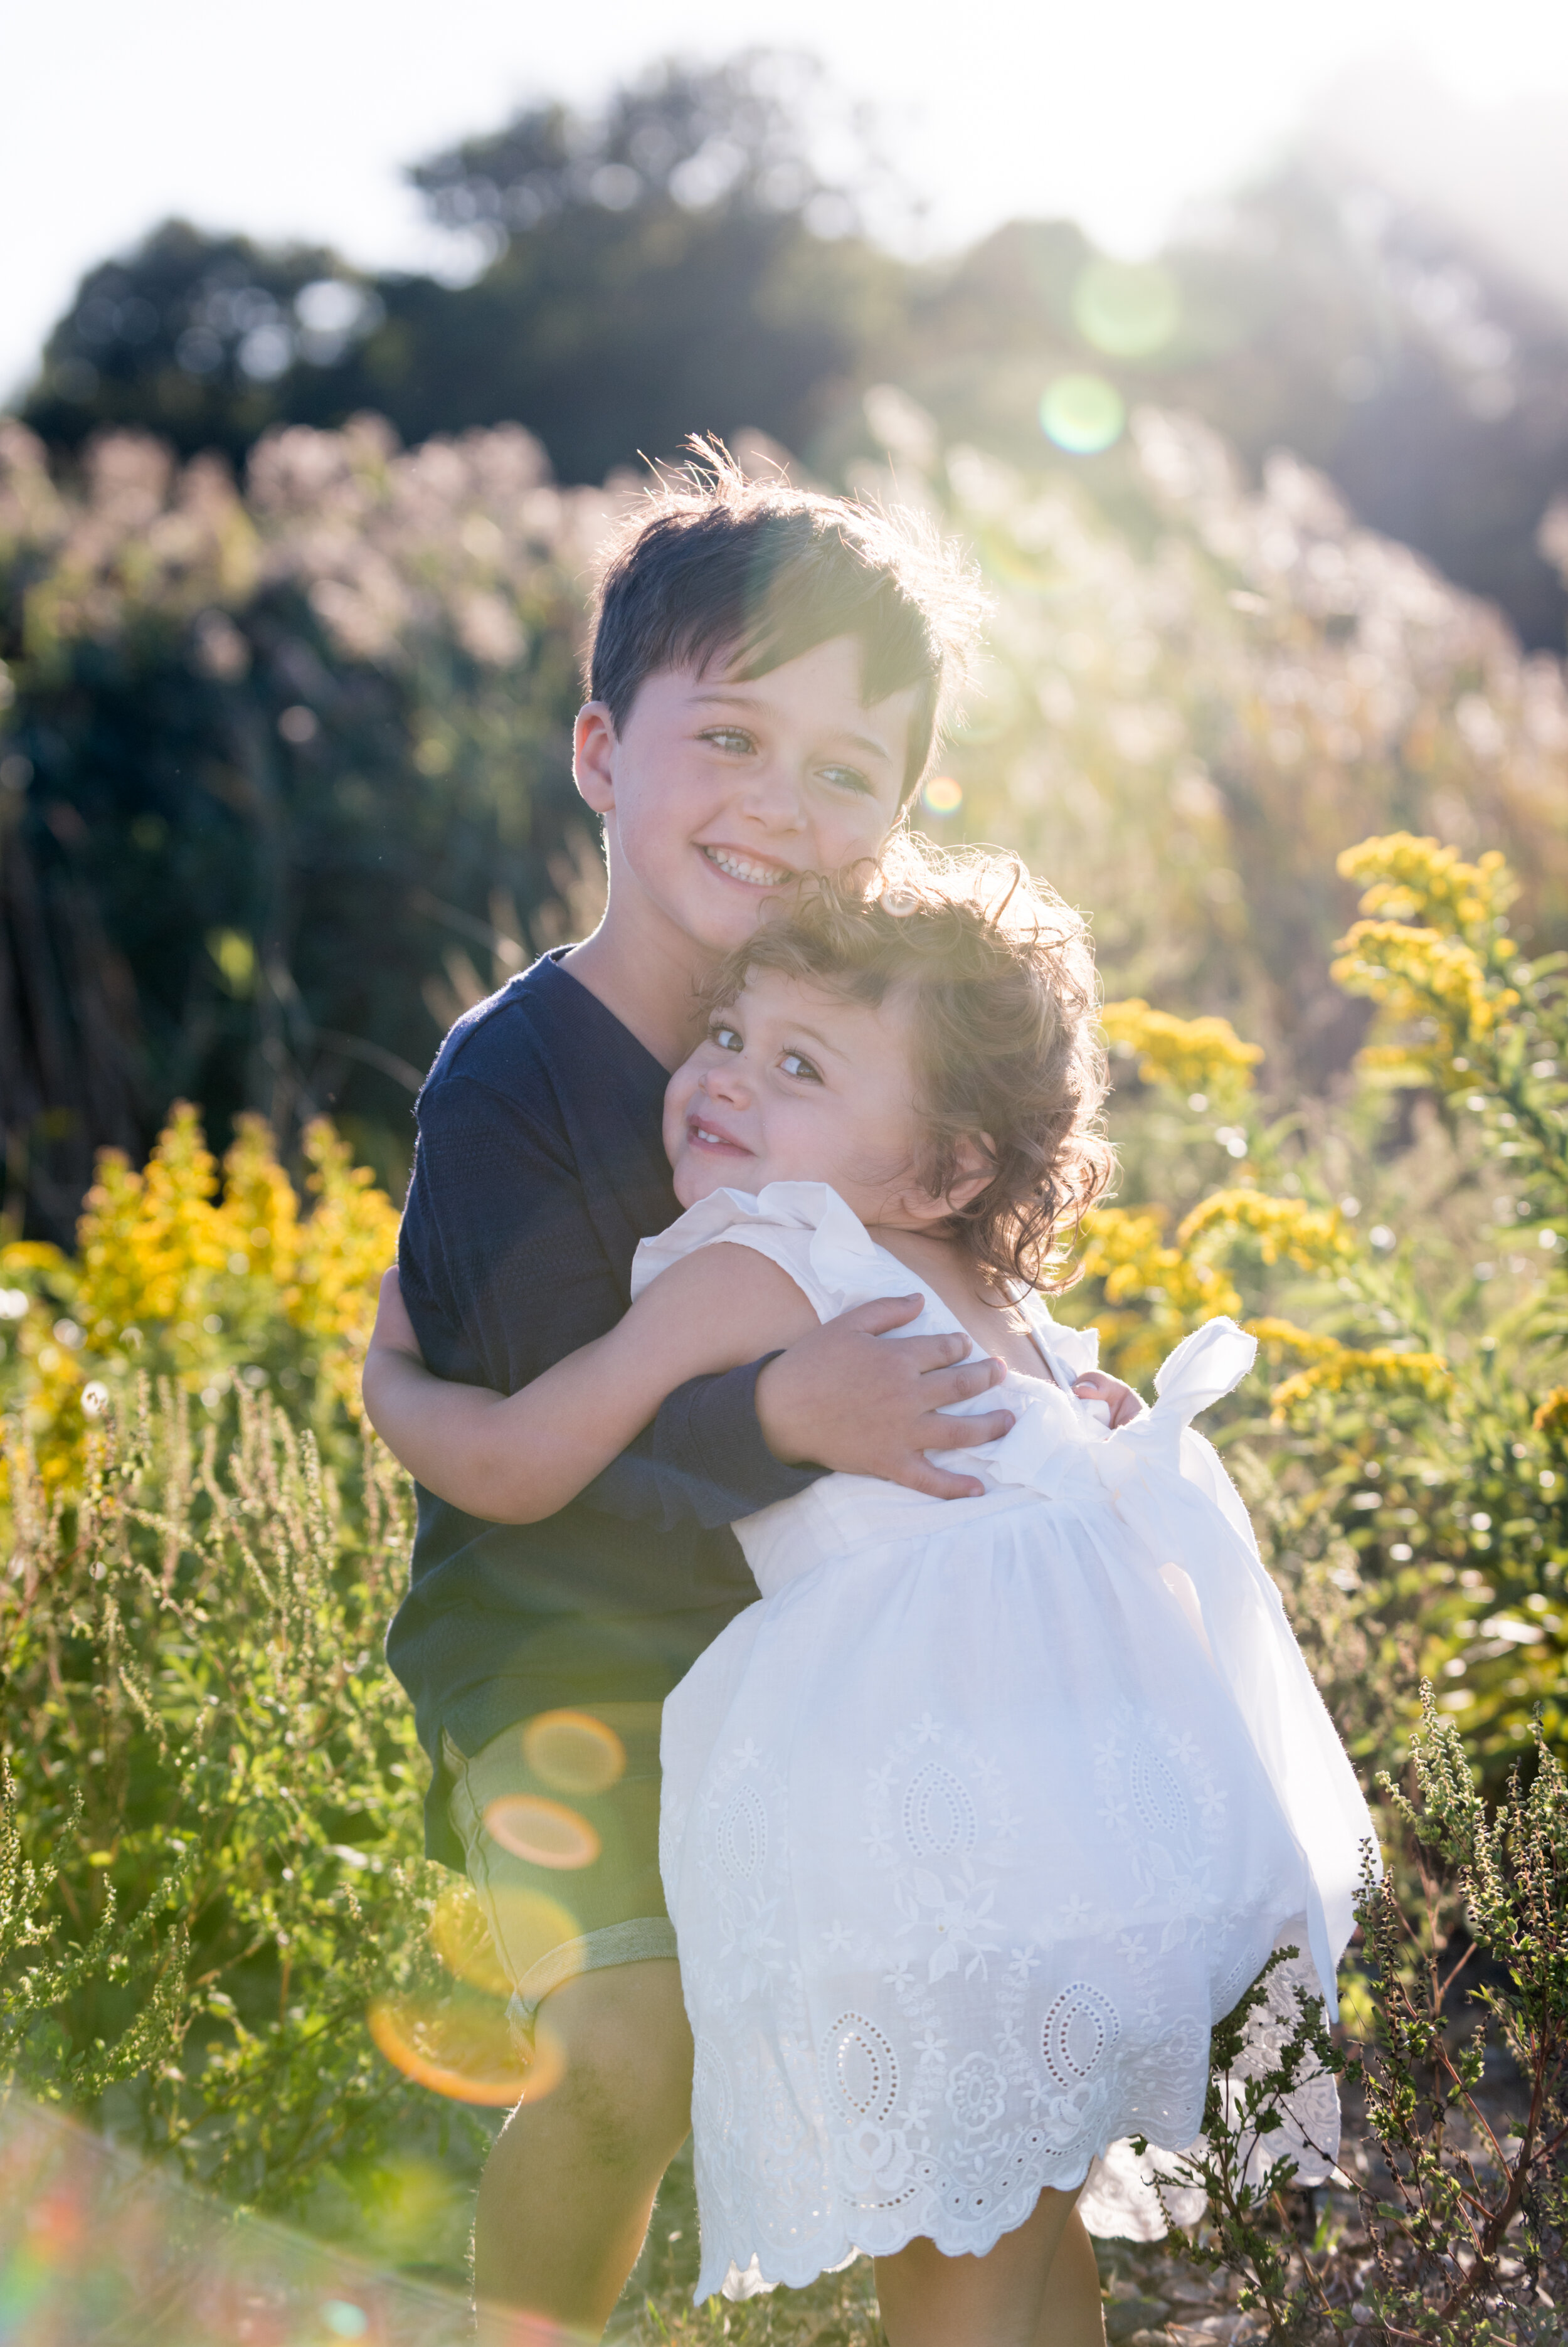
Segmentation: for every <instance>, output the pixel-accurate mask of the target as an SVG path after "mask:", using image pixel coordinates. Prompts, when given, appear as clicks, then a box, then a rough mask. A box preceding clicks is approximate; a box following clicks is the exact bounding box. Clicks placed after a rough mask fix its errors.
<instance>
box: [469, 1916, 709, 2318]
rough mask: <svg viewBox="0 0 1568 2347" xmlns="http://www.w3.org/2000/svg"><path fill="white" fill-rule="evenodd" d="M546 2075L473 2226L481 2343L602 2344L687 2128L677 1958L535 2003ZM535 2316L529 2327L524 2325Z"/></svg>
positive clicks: (492, 2164)
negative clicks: (553, 2078) (553, 2075)
mask: <svg viewBox="0 0 1568 2347" xmlns="http://www.w3.org/2000/svg"><path fill="white" fill-rule="evenodd" d="M539 2028H540V2032H541V2038H542V2039H543V2041H544V2043H545V2044H546V2045H548V2049H549V2055H550V2069H551V2071H552V2072H553V2071H554V2068H555V2058H554V2057H555V2055H556V2051H557V2049H558V2048H559V2052H560V2054H561V2055H564V2057H565V2072H564V2075H561V2077H560V2080H559V2085H556V2086H553V2087H552V2088H551V2090H550V2091H549V2093H548V2094H547V2095H546V2096H543V2097H542V2099H541V2100H540V2101H538V2102H537V2103H530V2102H529V2101H528V2097H527V2094H526V2093H525V2095H524V2098H523V2100H522V2102H521V2103H519V2105H518V2107H517V2109H516V2110H515V2111H514V2112H513V2113H512V2116H511V2117H510V2118H509V2119H508V2120H507V2125H506V2127H505V2128H504V2129H503V2130H502V2132H501V2134H500V2136H499V2137H497V2142H496V2146H495V2148H494V2150H493V2151H492V2152H491V2154H490V2158H489V2162H488V2165H487V2168H486V2169H485V2174H484V2178H483V2179H482V2181H481V2183H480V2187H479V2200H478V2207H477V2211H476V2214H475V2219H474V2291H475V2296H476V2298H477V2300H478V2302H479V2308H480V2321H479V2332H478V2336H479V2339H480V2341H481V2342H482V2347H546V2342H550V2347H554V2342H557V2341H560V2342H566V2341H568V2340H571V2341H575V2340H578V2339H582V2340H597V2339H598V2337H599V2335H600V2332H601V2331H602V2330H603V2328H604V2325H605V2323H606V2322H607V2321H609V2319H610V2312H611V2311H612V2309H613V2307H614V2305H615V2301H616V2300H617V2299H618V2298H619V2297H620V2293H621V2291H622V2289H623V2288H624V2286H625V2283H626V2278H627V2276H628V2274H630V2271H631V2269H632V2266H633V2265H634V2264H635V2262H636V2260H637V2253H638V2251H639V2250H641V2247H642V2240H643V2236H644V2234H645V2233H646V2232H647V2230H648V2220H649V2217H650V2215H651V2212H652V2208H653V2199H654V2195H655V2194H656V2193H657V2191H658V2189H659V2182H660V2178H661V2177H662V2175H663V2173H664V2170H665V2169H666V2168H667V2167H668V2166H669V2164H670V2162H671V2158H672V2157H674V2155H675V2153H676V2152H677V2151H678V2150H679V2149H680V2147H681V2145H682V2142H683V2141H684V2140H685V2137H686V2133H687V2130H688V2128H689V2127H690V2125H691V2107H692V2038H691V2033H690V2031H689V2030H688V2028H687V2024H686V2013H685V2008H684V2006H683V2005H682V2001H681V1976H680V1972H679V1969H678V1968H677V1966H676V1965H675V1964H673V1963H670V1962H668V1961H664V1962H650V1963H637V1964H620V1965H617V1966H616V1967H615V1968H614V1969H613V1970H610V1971H605V1972H595V1973H584V1974H583V1975H582V1976H581V1977H580V1978H579V1979H577V1980H571V1981H568V1982H566V1983H564V1985H563V1986H561V1987H560V1988H558V1989H556V1990H554V1991H553V1992H552V1993H551V1994H550V1995H549V1997H548V1998H547V2000H546V2001H545V2004H543V2006H542V2007H541V2008H540V2021H539ZM530 2317H531V2318H532V2320H531V2321H530V2320H529V2318H530Z"/></svg>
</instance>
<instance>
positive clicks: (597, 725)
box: [576, 636, 915, 956]
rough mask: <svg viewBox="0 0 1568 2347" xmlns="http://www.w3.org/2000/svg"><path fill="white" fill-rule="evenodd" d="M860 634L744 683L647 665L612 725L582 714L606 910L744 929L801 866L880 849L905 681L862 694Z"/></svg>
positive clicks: (709, 945) (897, 797)
mask: <svg viewBox="0 0 1568 2347" xmlns="http://www.w3.org/2000/svg"><path fill="white" fill-rule="evenodd" d="M861 661H862V654H861V647H860V645H859V643H858V642H857V641H856V639H855V638H854V637H852V636H838V637H835V638H834V639H832V641H829V642H827V643H825V644H818V645H816V646H815V647H814V649H813V650H812V651H808V652H803V653H802V654H801V655H800V657H799V658H798V659H796V660H793V661H785V662H784V664H783V666H782V667H779V668H775V669H773V670H771V671H769V673H768V674H767V675H766V676H760V677H756V678H754V679H753V680H752V681H751V682H742V681H740V680H738V679H733V678H732V677H730V676H729V674H728V673H727V672H726V671H723V670H719V669H710V670H709V671H708V672H707V673H706V674H705V675H702V676H699V675H697V674H696V673H695V672H694V671H692V670H689V669H668V670H663V671H660V672H659V673H658V674H656V675H653V676H650V677H648V678H645V679H644V681H643V682H642V684H641V687H640V688H639V691H638V693H637V697H636V699H635V701H634V702H632V705H631V709H630V713H629V715H628V717H627V720H626V723H625V725H624V726H623V727H622V728H621V730H620V733H617V732H616V730H615V727H614V725H613V724H612V723H611V721H610V713H609V712H608V710H606V709H605V708H604V706H603V704H602V703H601V702H589V706H588V707H587V709H585V710H584V711H583V712H582V713H581V714H580V716H579V719H578V730H577V744H576V749H577V758H576V772H577V782H578V788H579V790H580V791H581V793H582V795H583V797H584V798H585V799H586V800H587V801H588V804H589V806H591V807H592V808H593V809H594V810H595V812H596V813H598V814H600V815H603V816H604V818H605V835H606V844H607V846H608V849H609V854H610V920H611V921H612V922H613V923H615V924H616V925H617V926H621V927H624V928H627V929H628V930H634V931H636V932H637V933H638V935H639V938H640V941H641V942H642V943H643V944H645V945H648V946H651V947H652V948H655V949H658V948H660V947H661V946H662V947H664V948H666V949H670V948H675V949H679V948H680V946H681V945H682V943H683V944H684V946H685V947H686V948H690V946H691V945H692V944H695V945H697V946H698V947H700V948H702V949H703V950H704V952H705V953H707V954H710V955H714V956H717V955H721V954H725V953H728V952H729V951H730V949H731V948H733V947H734V946H737V945H740V944H742V943H743V941H744V939H745V938H748V937H749V936H750V935H751V933H752V930H753V928H754V927H755V926H756V922H757V919H758V917H759V915H760V914H761V913H762V911H763V909H764V907H765V906H766V905H767V904H768V903H769V902H770V901H772V900H775V899H777V898H779V897H782V896H784V895H786V894H787V893H788V891H789V890H790V889H791V888H792V887H794V885H795V883H796V882H797V881H798V880H799V879H800V878H801V877H802V876H804V875H805V874H807V873H815V872H840V871H843V870H844V869H845V867H846V866H852V865H855V864H857V863H859V862H861V861H862V860H863V859H865V858H866V857H869V856H876V852H877V850H878V849H879V848H880V847H881V845H882V842H883V840H884V839H885V838H886V835H887V833H888V831H889V830H890V829H891V828H892V825H893V824H894V822H895V820H896V819H897V815H898V810H899V805H900V804H901V801H902V798H903V794H904V774H905V759H906V755H907V748H908V740H909V723H910V719H911V717H912V715H913V713H914V707H915V692H914V688H913V687H910V688H909V689H908V690H907V691H905V692H896V693H894V694H892V695H891V696H890V697H889V698H888V699H887V700H886V701H884V702H879V703H878V704H877V706H876V708H875V709H867V708H866V707H865V706H864V705H863V703H862V702H861V698H860V685H861Z"/></svg>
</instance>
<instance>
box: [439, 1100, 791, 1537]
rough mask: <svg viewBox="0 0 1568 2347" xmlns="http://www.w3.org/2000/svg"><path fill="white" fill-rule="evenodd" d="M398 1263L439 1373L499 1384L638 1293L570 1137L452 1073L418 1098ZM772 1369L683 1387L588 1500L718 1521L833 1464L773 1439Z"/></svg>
mask: <svg viewBox="0 0 1568 2347" xmlns="http://www.w3.org/2000/svg"><path fill="white" fill-rule="evenodd" d="M398 1269H399V1274H400V1276H401V1279H402V1283H403V1293H404V1301H405V1304H406V1306H407V1308H408V1313H409V1317H410V1318H411V1319H412V1321H413V1323H414V1328H415V1335H416V1336H417V1337H418V1339H419V1344H420V1349H421V1351H422V1352H423V1353H424V1356H425V1361H426V1362H427V1364H428V1365H429V1367H430V1368H432V1369H433V1370H434V1371H435V1372H436V1376H437V1377H442V1378H455V1379H456V1380H457V1381H458V1382H460V1383H462V1384H466V1385H485V1386H490V1387H493V1388H494V1389H496V1390H497V1391H499V1392H502V1393H516V1392H517V1391H518V1389H519V1388H520V1387H522V1386H525V1385H528V1383H529V1382H530V1381H531V1380H532V1379H533V1378H537V1377H538V1376H540V1375H541V1374H542V1373H543V1372H544V1371H545V1370H546V1369H548V1368H551V1367H552V1366H553V1365H554V1363H555V1362H557V1361H559V1360H564V1359H565V1358H567V1356H568V1355H569V1354H570V1353H575V1352H578V1351H579V1350H580V1349H581V1348H582V1347H583V1346H584V1345H586V1344H589V1343H591V1341H592V1340H593V1338H594V1337H601V1336H603V1335H604V1333H605V1332H606V1330H607V1329H609V1328H611V1327H614V1325H615V1323H616V1322H617V1321H618V1320H619V1319H620V1317H621V1315H622V1314H623V1313H624V1312H625V1310H626V1308H627V1303H628V1297H627V1295H626V1292H625V1289H624V1286H623V1285H622V1282H621V1280H620V1278H618V1276H617V1274H616V1269H615V1266H614V1265H613V1264H612V1263H611V1261H610V1257H609V1255H607V1254H606V1252H605V1249H604V1246H603V1245H602V1243H601V1241H600V1236H599V1234H598V1232H597V1231H596V1230H595V1228H594V1225H593V1220H592V1216H591V1214H590V1213H589V1204H588V1201H587V1199H586V1197H585V1196H584V1194H583V1190H582V1184H581V1180H580V1177H579V1173H578V1169H577V1167H576V1165H575V1163H574V1162H573V1160H572V1156H571V1152H570V1150H569V1146H568V1144H567V1143H566V1141H565V1139H564V1136H562V1135H561V1134H559V1133H553V1132H551V1131H550V1130H549V1129H548V1126H546V1125H545V1124H544V1123H543V1122H542V1121H540V1120H539V1119H537V1118H534V1117H531V1116H530V1115H529V1114H528V1112H527V1110H526V1109H525V1108H524V1107H523V1106H522V1105H521V1104H520V1103H519V1102H517V1101H515V1100H512V1099H509V1098H507V1096H506V1095H504V1094H502V1093H500V1092H497V1091H495V1090H494V1089H493V1088H492V1087H491V1086H489V1085H487V1084H485V1083H483V1082H480V1081H475V1080H474V1079H472V1078H468V1077H466V1076H463V1075H460V1074H457V1073H455V1072H454V1073H449V1074H446V1075H444V1076H443V1077H442V1078H441V1079H439V1080H438V1081H434V1082H432V1083H431V1084H430V1085H428V1086H427V1087H426V1090H425V1095H424V1097H423V1099H422V1100H421V1102H420V1110H419V1142H418V1148H417V1151H416V1153H415V1166H414V1175H413V1179H412V1181H411V1183H410V1185H409V1193H408V1203H407V1205H406V1206H405V1210H404V1219H403V1229H402V1235H401V1238H400V1241H399V1246H398ZM767 1358H769V1359H771V1358H773V1356H772V1355H769V1356H768V1357H767ZM764 1366H765V1364H764V1361H762V1360H758V1361H754V1362H752V1363H750V1364H749V1365H748V1366H747V1367H746V1368H740V1369H730V1370H726V1371H724V1372H723V1373H722V1374H721V1375H718V1376H713V1377H706V1378H693V1379H692V1380H691V1382H690V1383H689V1384H687V1385H684V1386H682V1387H680V1388H678V1389H677V1390H676V1391H675V1392H674V1393H672V1394H671V1395H670V1396H669V1397H668V1398H667V1399H666V1400H665V1401H664V1403H663V1405H662V1407H661V1409H660V1412H659V1415H658V1417H657V1419H655V1420H654V1423H653V1424H652V1425H651V1427H648V1428H646V1429H644V1430H643V1432H642V1433H641V1435H639V1437H638V1438H637V1440H636V1441H635V1442H634V1443H633V1444H632V1445H631V1446H630V1449H629V1450H626V1451H623V1452H622V1453H621V1455H620V1458H619V1459H616V1460H612V1461H611V1463H610V1466H609V1467H607V1468H606V1469H605V1470H604V1471H603V1472H602V1473H601V1474H600V1475H599V1476H597V1477H596V1478H595V1479H594V1481H593V1482H592V1483H590V1484H589V1486H588V1488H587V1490H586V1491H584V1492H583V1493H582V1494H581V1497H582V1499H583V1500H584V1501H586V1502H587V1503H588V1504H589V1506H590V1507H595V1508H598V1509H600V1510H601V1511H602V1512H605V1513H607V1514H610V1515H612V1516H616V1517H619V1518H620V1519H621V1520H622V1521H623V1522H640V1523H649V1524H653V1525H656V1526H658V1527H659V1528H660V1529H661V1530H664V1531H672V1530H674V1529H675V1528H676V1527H678V1526H682V1525H690V1524H697V1525H700V1526H702V1527H703V1528H705V1529H707V1530H712V1529H713V1528H715V1527H716V1526H718V1525H721V1524H727V1523H732V1522H734V1521H735V1519H736V1518H737V1517H740V1516H746V1515H752V1514H754V1513H755V1512H756V1511H757V1510H758V1509H759V1508H765V1507H769V1506H771V1505H772V1504H773V1502H774V1501H776V1500H782V1499H788V1498H791V1497H792V1496H793V1495H794V1493H795V1492H796V1491H803V1490H804V1488H805V1486H806V1485H807V1484H808V1483H810V1482H812V1481H815V1477H816V1475H817V1474H818V1473H819V1472H820V1470H817V1469H813V1468H799V1467H786V1466H785V1465H784V1463H783V1461H782V1460H778V1459H775V1458H774V1454H773V1452H772V1451H771V1450H769V1449H768V1447H767V1444H766V1442H765V1441H764V1438H763V1431H762V1428H761V1426H760V1425H759V1423H758V1420H757V1412H756V1381H757V1378H758V1377H759V1376H760V1374H761V1372H762V1370H763V1368H764Z"/></svg>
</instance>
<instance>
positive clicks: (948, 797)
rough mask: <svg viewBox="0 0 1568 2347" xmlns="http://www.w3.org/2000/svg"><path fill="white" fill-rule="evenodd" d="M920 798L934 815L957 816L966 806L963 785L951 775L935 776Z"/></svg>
mask: <svg viewBox="0 0 1568 2347" xmlns="http://www.w3.org/2000/svg"><path fill="white" fill-rule="evenodd" d="M920 796H921V798H922V799H923V800H924V801H925V803H926V805H927V807H928V808H929V809H930V811H931V813H932V814H933V815H957V814H958V809H959V808H960V807H961V806H962V805H963V804H964V790H963V784H961V783H956V782H955V781H954V780H953V777H952V775H951V774H933V775H932V777H931V779H930V781H929V782H928V783H927V784H926V787H925V789H924V790H923V791H922V792H921V794H920Z"/></svg>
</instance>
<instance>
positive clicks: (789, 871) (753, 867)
mask: <svg viewBox="0 0 1568 2347" xmlns="http://www.w3.org/2000/svg"><path fill="white" fill-rule="evenodd" d="M698 846H699V848H700V850H701V853H702V855H703V856H706V857H707V859H708V861H709V863H710V864H712V865H713V866H715V867H716V868H717V869H718V870H719V871H721V872H722V873H723V875H724V876H725V878H726V879H729V880H739V881H741V882H743V884H744V886H745V887H748V888H779V887H783V886H784V882H785V881H786V880H793V879H794V876H795V875H794V868H793V866H790V865H788V864H759V863H758V861H757V859H756V857H755V856H743V855H741V854H740V852H739V850H738V849H736V848H733V847H710V846H707V845H706V843H705V842H702V841H699V843H698Z"/></svg>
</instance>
